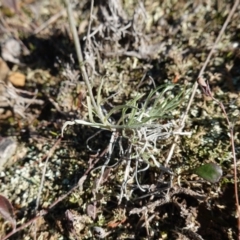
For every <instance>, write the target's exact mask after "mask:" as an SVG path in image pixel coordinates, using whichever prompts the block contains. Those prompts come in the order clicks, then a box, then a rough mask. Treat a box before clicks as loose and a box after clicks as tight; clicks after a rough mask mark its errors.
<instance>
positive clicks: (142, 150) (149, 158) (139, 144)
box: [62, 84, 189, 200]
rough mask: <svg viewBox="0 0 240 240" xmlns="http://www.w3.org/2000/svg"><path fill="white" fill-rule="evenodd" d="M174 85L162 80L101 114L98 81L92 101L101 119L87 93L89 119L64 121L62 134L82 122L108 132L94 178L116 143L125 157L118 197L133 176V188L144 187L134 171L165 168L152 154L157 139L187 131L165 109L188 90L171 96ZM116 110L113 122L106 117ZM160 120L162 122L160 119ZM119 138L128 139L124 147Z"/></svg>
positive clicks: (169, 109) (156, 149)
mask: <svg viewBox="0 0 240 240" xmlns="http://www.w3.org/2000/svg"><path fill="white" fill-rule="evenodd" d="M176 87H177V86H176V85H172V84H166V85H164V86H161V87H158V88H156V89H154V90H152V91H151V92H150V93H149V94H148V96H146V97H145V95H144V94H138V95H137V96H135V98H133V99H132V100H130V101H128V102H126V103H125V104H124V105H120V106H117V107H114V108H113V109H112V110H111V111H109V113H107V114H106V115H104V114H103V112H102V104H103V102H101V88H102V85H101V86H100V87H99V89H98V94H97V102H96V104H97V107H98V111H101V112H102V114H103V116H104V118H103V119H101V118H100V117H99V116H98V114H97V112H98V111H96V110H95V109H94V107H93V105H92V101H91V99H90V97H87V109H88V116H89V121H86V120H82V119H76V120H74V121H67V122H66V123H65V124H64V125H63V128H62V135H63V132H64V130H65V128H66V127H67V126H69V125H73V124H82V125H85V126H91V127H94V128H99V129H101V130H109V131H111V132H112V137H111V139H110V142H109V147H108V153H107V158H106V159H107V160H106V161H105V163H104V164H103V165H102V166H101V177H100V180H99V181H98V182H99V183H100V182H101V178H102V176H103V174H104V171H105V169H106V168H107V167H110V166H109V162H110V159H111V155H112V153H113V151H114V146H116V143H118V144H119V149H120V150H119V151H120V153H119V155H120V156H122V157H123V158H124V159H126V158H127V159H128V160H127V161H126V167H125V173H124V176H123V180H122V186H121V195H120V200H121V199H122V197H123V196H125V197H127V194H126V192H127V183H128V182H129V181H130V179H135V181H136V185H137V188H139V189H140V190H142V191H145V189H144V188H143V187H142V186H141V184H140V183H139V180H138V179H139V176H138V175H139V174H140V173H142V172H144V171H146V170H147V169H148V168H149V167H150V166H155V167H157V168H159V169H160V170H163V171H169V170H168V169H166V168H164V166H162V165H161V164H160V163H159V161H158V159H156V157H155V155H156V154H157V155H158V154H159V152H160V151H161V149H159V146H158V145H159V144H158V141H159V140H167V139H168V138H170V137H172V136H173V135H176V134H180V135H186V134H189V133H183V132H182V131H181V130H182V128H181V127H180V126H179V125H178V123H179V122H180V121H179V120H180V119H169V117H170V115H171V114H169V113H171V112H172V111H173V110H174V109H176V108H177V107H179V106H180V104H181V102H182V101H183V100H184V97H185V96H186V94H188V93H187V92H186V90H182V91H180V92H179V93H178V94H177V95H175V96H174V95H173V94H172V92H173V91H174V89H175V88H176ZM116 112H118V113H119V112H121V114H120V116H121V117H120V118H119V119H118V120H117V121H114V123H113V121H110V119H112V115H113V114H114V113H116ZM95 119H99V121H95ZM163 120H164V122H165V123H162V122H163ZM122 138H125V139H127V141H128V144H129V146H128V148H127V150H126V149H124V148H123V147H122V144H121V139H122ZM133 169H134V170H133ZM98 187H99V186H97V189H98Z"/></svg>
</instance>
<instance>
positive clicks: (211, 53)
mask: <svg viewBox="0 0 240 240" xmlns="http://www.w3.org/2000/svg"><path fill="white" fill-rule="evenodd" d="M238 5H239V0H236V2H235V4H234V5H233V7H232V10H231V12H230V13H229V14H228V17H227V19H226V21H225V23H224V24H223V26H222V29H221V31H220V33H219V34H218V37H217V39H216V41H215V43H214V45H213V47H212V49H211V51H210V53H209V54H208V57H207V59H206V61H205V62H204V64H203V67H202V68H201V70H200V72H199V74H198V79H199V78H201V77H202V75H203V73H204V71H205V69H206V67H207V65H208V63H209V61H210V59H211V57H212V55H213V53H214V51H215V49H216V47H217V44H218V42H219V41H220V39H221V37H222V35H223V33H224V31H225V29H226V27H227V25H228V23H229V22H230V20H231V18H232V15H233V13H234V12H235V11H236V8H237V6H238ZM197 88H198V82H197V81H196V82H195V84H194V86H193V91H192V94H191V97H190V100H189V102H188V105H187V109H186V111H185V113H184V114H183V118H182V121H181V127H182V128H183V127H184V124H185V121H186V118H187V116H188V112H189V110H190V107H191V105H192V102H193V99H194V97H195V94H196V91H197ZM178 138H179V136H178V135H177V136H175V139H174V143H173V144H172V146H171V149H170V151H169V153H168V157H167V159H166V161H165V166H167V165H168V163H169V161H170V160H171V158H172V155H173V152H174V149H175V147H176V142H177V140H178Z"/></svg>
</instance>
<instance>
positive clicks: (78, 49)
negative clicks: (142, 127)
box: [65, 0, 104, 124]
mask: <svg viewBox="0 0 240 240" xmlns="http://www.w3.org/2000/svg"><path fill="white" fill-rule="evenodd" d="M65 4H66V7H67V13H68V20H69V24H70V27H71V31H72V34H73V40H74V45H75V49H76V53H77V58H78V63H79V68H80V70H81V73H82V77H83V80H84V82H85V83H86V85H87V89H88V93H89V96H90V99H91V102H92V105H93V107H94V109H95V111H96V113H97V115H98V117H99V118H100V120H101V122H102V123H103V124H104V116H103V113H102V110H101V108H100V107H99V106H97V104H96V101H95V99H94V96H93V93H92V86H91V84H90V81H89V78H88V75H87V72H86V68H85V65H84V63H83V55H82V49H81V45H80V42H79V38H78V34H77V30H76V23H75V20H74V18H73V12H72V8H71V4H70V3H69V0H65Z"/></svg>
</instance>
